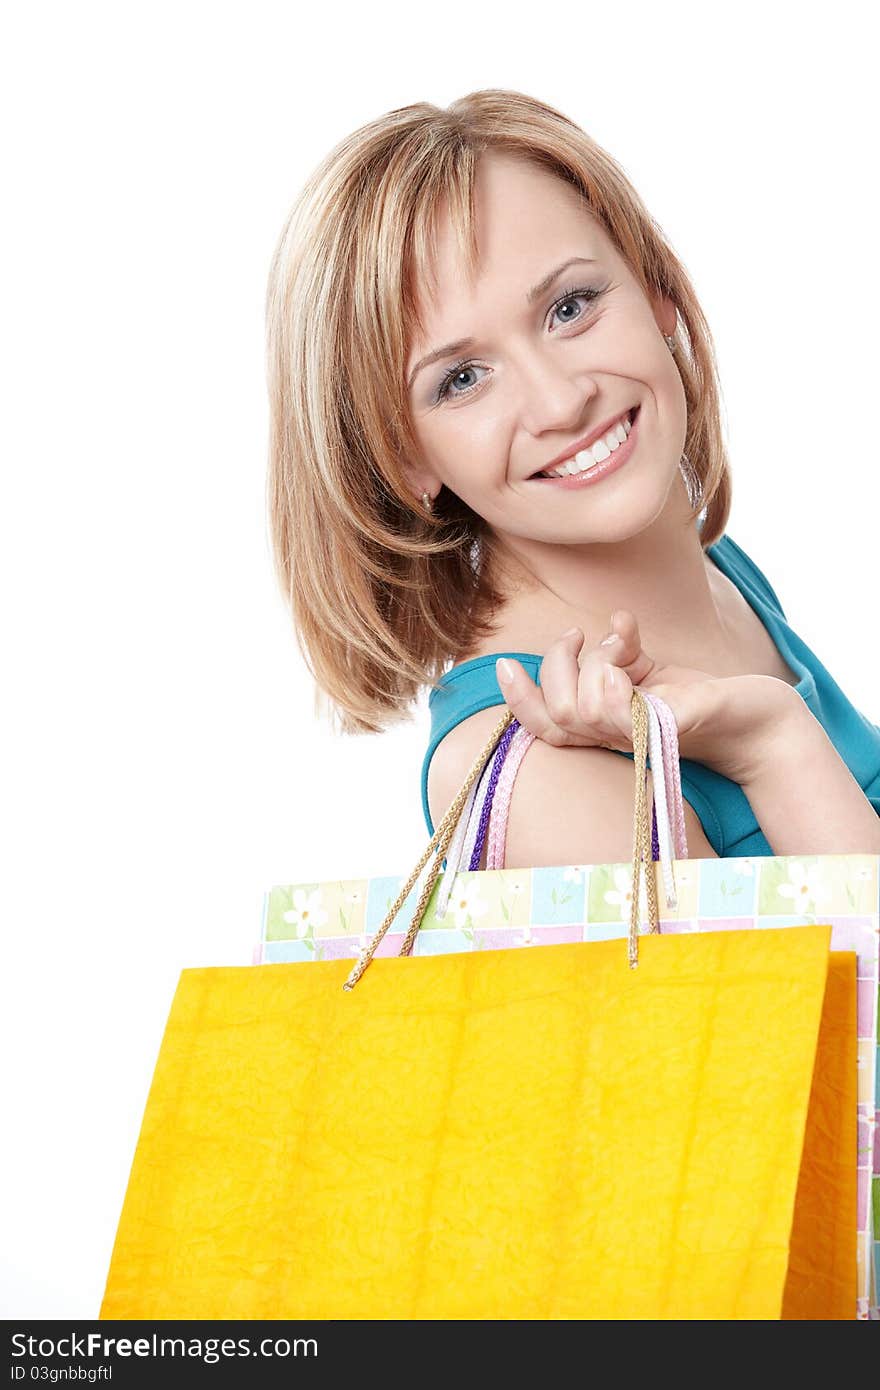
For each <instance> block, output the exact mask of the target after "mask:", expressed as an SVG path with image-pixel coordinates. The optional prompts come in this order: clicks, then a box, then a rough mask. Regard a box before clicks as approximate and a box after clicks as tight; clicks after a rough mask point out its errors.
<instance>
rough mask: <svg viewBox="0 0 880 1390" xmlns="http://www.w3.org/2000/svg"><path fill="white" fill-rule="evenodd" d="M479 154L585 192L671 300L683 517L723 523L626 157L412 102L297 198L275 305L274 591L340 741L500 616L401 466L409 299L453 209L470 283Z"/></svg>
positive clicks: (696, 367)
mask: <svg viewBox="0 0 880 1390" xmlns="http://www.w3.org/2000/svg"><path fill="white" fill-rule="evenodd" d="M486 149H495V150H501V151H505V152H508V153H511V154H515V155H519V156H521V157H522V158H524V159H527V160H530V161H532V162H533V163H535V164H536V165H538V166H539V167H541V168H543V169H545V170H548V171H550V172H551V173H553V174H555V175H557V176H558V177H559V178H561V179H563V180H565V181H566V182H567V183H568V184H570V185H571V186H573V187H574V188H575V189H576V190H578V191H579V192H580V193H581V195H582V197H583V198H584V199H585V202H586V204H587V205H588V208H589V210H590V212H591V213H592V214H593V215H594V216H595V217H596V218H597V219H598V221H599V223H600V224H601V226H602V227H603V228H604V230H605V231H606V232H607V234H608V236H609V237H610V239H611V241H612V242H613V243H614V245H615V247H616V248H617V250H618V251H619V252H620V254H621V255H622V256H623V258H624V259H625V261H626V263H627V264H628V266H629V267H630V269H631V271H632V272H633V274H634V275H635V276H636V278H637V279H638V281H639V282H640V284H641V286H642V287H643V289H644V290H645V292H646V293H649V294H650V293H653V294H660V295H663V296H666V297H668V298H670V299H671V300H672V301H673V303H674V304H675V306H676V309H677V311H678V323H679V329H678V330H677V332H676V341H677V351H676V361H677V363H678V369H679V371H680V373H681V379H682V382H683V385H684V392H685V397H686V401H687V433H686V439H685V461H684V463H686V464H687V465H688V466H689V470H690V477H689V478H687V474H686V480H687V482H688V492H689V500H690V502H691V503H692V512H691V518H690V519H691V520H695V519H696V518H697V517H698V515H699V513H700V512H701V511H703V510H704V509H705V512H706V515H705V518H704V521H703V525H702V530H701V533H700V539H701V544H702V545H703V548H704V549H705V548H706V547H707V546H709V545H711V544H712V543H713V542H714V541H715V540H717V539H718V538H719V537H720V536H721V535H722V534H723V532H724V527H725V524H726V522H727V517H728V514H729V511H730V501H731V488H730V475H729V468H728V463H727V457H726V453H725V447H724V443H723V440H722V427H721V418H720V390H719V385H718V378H717V367H716V361H715V354H714V347H713V343H712V338H711V335H710V332H709V327H708V324H707V322H706V320H705V318H704V316H703V312H702V310H701V308H700V306H699V304H698V302H697V297H696V295H695V293H694V290H693V288H692V286H691V283H690V280H689V278H688V275H687V273H686V271H685V270H684V267H683V266H682V264H681V263H680V261H679V260H678V258H677V257H676V255H675V254H674V252H673V251H672V249H671V247H670V246H669V244H668V243H667V241H666V239H665V237H664V235H663V233H662V232H661V230H660V228H659V227H658V226H657V225H656V223H655V222H654V221H653V220H652V218H651V217H650V216H649V214H648V212H647V210H646V208H645V207H644V205H643V204H642V202H641V199H640V198H639V196H638V194H637V193H636V192H635V190H634V189H633V188H632V187H631V185H630V183H629V182H628V180H627V178H626V177H625V175H624V174H623V172H622V170H621V169H620V167H619V166H618V165H617V164H616V163H615V162H614V160H613V159H612V158H611V157H610V156H609V155H608V154H606V153H605V151H604V150H602V149H601V148H600V147H599V146H598V145H597V144H595V142H594V141H593V140H591V139H590V137H589V136H588V135H586V134H585V133H584V131H583V130H581V129H580V128H579V127H578V126H577V125H575V124H574V123H573V122H572V121H570V120H569V119H568V118H567V117H566V116H563V115H562V114H561V113H560V112H559V111H556V110H554V109H553V107H551V106H547V105H545V104H544V103H543V102H541V101H538V100H536V99H534V98H532V97H528V96H525V95H523V94H522V93H520V92H514V91H500V90H494V89H490V90H485V91H478V92H472V93H470V94H469V95H468V96H464V97H461V98H460V99H459V100H458V101H454V102H453V103H452V104H451V105H450V106H449V107H447V108H446V109H445V110H444V109H442V108H440V107H437V106H432V105H429V104H428V103H418V104H417V105H414V106H405V107H402V108H400V109H398V110H395V111H389V112H388V113H387V114H386V115H384V116H380V117H379V118H378V119H377V120H375V121H371V122H370V123H368V124H367V125H365V126H362V127H361V128H360V129H359V130H356V131H355V132H354V133H353V134H351V135H349V136H348V137H347V138H346V139H344V140H342V141H341V142H340V143H339V144H338V145H337V146H336V147H335V148H334V149H333V150H332V151H331V152H330V154H329V155H327V157H326V158H325V159H324V160H323V161H322V163H321V164H320V165H319V166H318V168H317V169H316V170H315V171H314V172H313V173H312V175H311V176H310V178H309V179H308V180H307V182H306V184H305V186H304V188H303V189H302V192H301V193H300V195H299V197H298V199H297V201H296V203H295V204H294V206H293V208H292V210H291V212H290V215H289V217H288V219H287V222H286V224H285V226H284V229H283V231H282V234H281V237H280V239H279V242H278V245H277V248H276V250H275V253H274V256H273V259H272V265H271V271H270V275H269V284H268V292H267V300H266V322H267V384H268V390H269V402H270V438H269V469H268V480H267V505H268V512H269V525H270V535H271V544H272V550H273V557H274V563H275V569H276V575H277V578H278V582H279V585H280V587H281V590H282V593H283V594H284V597H285V600H286V602H287V603H288V604H289V607H290V610H291V613H292V616H293V621H294V627H295V631H296V634H297V641H298V644H299V647H300V651H301V652H302V654H303V656H304V658H305V661H306V664H307V666H308V668H309V670H310V672H311V674H312V676H313V677H314V679H315V682H316V687H317V689H316V711H318V712H320V710H321V705H322V697H323V700H325V701H329V702H330V706H329V715H330V719H331V722H333V719H334V715H335V717H336V721H337V724H338V727H339V729H340V730H341V731H342V732H344V733H363V732H370V733H376V732H379V731H380V730H381V729H382V728H384V727H386V726H387V725H388V724H390V723H395V722H399V721H400V720H402V719H405V718H407V717H408V713H409V711H410V707H411V705H412V703H413V701H414V700H415V698H416V697H417V695H418V693H419V691H420V690H421V689H422V688H423V687H424V686H426V685H431V686H434V685H435V684H436V681H437V679H438V678H439V677H440V676H441V675H442V674H443V671H444V670H445V668H446V666H447V665H448V663H449V662H450V661H452V662H455V661H456V660H457V659H459V658H460V656H461V654H462V653H465V652H467V651H468V650H469V649H470V648H473V646H474V642H475V638H476V637H482V636H486V635H491V634H492V632H493V631H494V629H493V626H492V622H491V617H492V614H493V612H495V611H496V610H497V608H498V606H499V605H500V604H501V603H502V602H503V595H502V594H501V593H500V592H499V591H498V589H497V587H496V585H495V582H494V578H493V572H492V571H493V565H492V563H491V560H492V556H491V547H490V546H489V545H488V544H487V543H486V542H487V533H488V527H487V526H486V524H485V522H484V521H483V520H482V518H480V517H479V516H477V515H476V514H475V513H474V512H473V511H472V510H471V509H470V508H469V507H468V506H467V505H466V504H465V503H463V502H462V501H461V500H460V499H459V498H458V497H456V496H455V495H454V494H452V493H451V492H450V491H449V490H448V489H446V488H444V489H442V490H441V492H440V494H439V496H438V498H437V501H436V504H435V511H434V514H433V515H431V514H429V513H427V512H426V511H425V509H424V508H423V507H422V506H421V505H420V504H419V503H418V502H417V500H416V499H415V498H414V496H413V495H412V492H411V490H410V488H409V487H408V485H407V481H406V476H405V471H404V468H403V467H402V460H407V459H410V460H415V459H416V458H417V457H418V449H417V445H416V442H415V440H414V438H413V435H412V428H411V422H410V414H409V407H408V398H407V387H406V355H407V351H408V346H409V341H410V340H409V337H408V331H411V329H412V326H413V325H414V324H416V323H417V322H418V315H417V312H416V293H415V286H416V285H417V284H418V282H419V277H421V276H426V277H427V276H430V266H431V250H432V245H433V241H432V238H433V232H434V228H435V217H436V211H437V209H438V207H439V205H440V204H441V202H442V203H444V204H445V205H446V206H447V208H448V212H449V216H450V219H451V222H452V225H453V227H454V229H455V233H456V236H457V238H458V244H459V246H460V248H461V253H462V256H463V257H464V260H465V262H466V264H467V266H468V269H469V271H470V273H471V274H473V272H474V269H475V267H476V265H477V259H478V249H477V243H476V235H475V230H474V183H475V175H476V170H477V162H478V158H479V155H480V153H481V152H482V151H483V150H486ZM682 329H683V330H684V332H685V334H686V342H685V343H682V339H681V330H682ZM683 467H684V464H683Z"/></svg>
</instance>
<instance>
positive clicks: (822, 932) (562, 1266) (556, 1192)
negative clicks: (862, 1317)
mask: <svg viewBox="0 0 880 1390" xmlns="http://www.w3.org/2000/svg"><path fill="white" fill-rule="evenodd" d="M829 937H830V929H829V928H828V927H827V926H811V927H798V928H792V927H788V928H785V929H780V930H769V931H760V932H719V933H708V934H694V935H681V936H670V937H662V936H661V937H657V936H646V937H644V938H643V939H642V941H641V943H640V962H641V963H640V966H639V968H638V969H637V970H630V969H628V968H627V965H626V959H625V952H626V945H625V943H624V942H622V941H610V942H599V943H572V944H564V945H553V946H537V947H531V948H529V949H528V950H503V951H473V952H466V953H462V954H458V955H445V956H441V957H430V956H423V957H416V958H404V959H398V958H395V959H387V960H386V959H382V960H379V959H377V960H374V961H373V962H372V964H371V965H370V966H369V968H368V970H367V972H366V973H365V975H364V977H363V979H362V980H361V981H360V983H359V984H358V985H357V987H356V988H355V989H354V990H353V991H351V992H344V991H343V989H342V984H343V981H344V980H345V979H346V977H347V975H348V973H349V971H350V968H351V962H350V961H348V960H334V961H326V962H316V963H310V964H308V965H275V966H261V967H257V968H254V967H225V968H222V967H221V968H211V969H205V970H185V971H183V973H182V975H181V977H180V982H179V985H178V989H177V993H176V995H175V998H174V1003H173V1006H172V1009H171V1014H170V1017H169V1020H168V1024H167V1028H166V1032H165V1037H164V1040H163V1044H162V1049H161V1053H160V1057H159V1060H158V1063H157V1066H156V1071H155V1075H154V1078H153V1083H152V1087H151V1090H150V1095H149V1099H148V1103H147V1107H146V1112H145V1115H144V1121H143V1126H142V1129H141V1134H140V1139H139V1143H138V1147H137V1152H136V1154H135V1159H134V1164H133V1167H132V1172H131V1177H130V1181H129V1186H128V1191H127V1194H126V1198H125V1203H124V1206H123V1211H122V1215H121V1218H120V1223H119V1230H118V1233H117V1238H116V1243H115V1247H114V1250H113V1257H112V1261H111V1267H110V1273H109V1277H108V1282H107V1288H106V1292H105V1297H104V1301H103V1305H102V1308H101V1317H102V1318H113V1319H135V1318H143V1319H151V1318H152V1319H158V1318H214V1319H220V1318H230V1319H232V1318H261V1319H262V1318H304V1319H305V1318H326V1319H356V1318H384V1319H499V1318H500V1319H535V1318H548V1319H560V1318H584V1319H586V1318H601V1319H617V1318H620V1319H622V1318H650V1319H660V1318H684V1319H697V1318H710V1319H732V1318H748V1319H764V1318H773V1319H775V1318H780V1317H781V1316H783V1313H784V1316H786V1317H793V1318H798V1317H810V1318H812V1317H820V1318H833V1317H841V1318H844V1317H846V1318H849V1317H852V1316H853V1315H854V1306H855V1253H854V1250H853V1248H852V1247H853V1234H852V1233H853V1231H854V1229H855V1219H854V1201H855V1198H854V1192H855V1147H854V1145H855V1136H854V1135H853V1136H852V1142H851V1145H850V1147H849V1148H848V1147H847V1146H848V1145H849V1144H850V1141H849V1137H848V1134H847V1125H848V1124H849V1121H850V1118H851V1116H852V1114H853V1111H854V1108H855V1062H854V1048H855V1022H854V1016H853V992H854V982H855V971H854V957H852V956H851V955H849V954H840V955H837V954H834V955H832V954H831V953H830V952H829ZM823 1010H824V1012H823ZM820 1023H821V1032H820ZM817 1058H818V1060H819V1063H820V1065H815V1064H816V1062H817ZM808 1111H809V1114H810V1117H811V1123H810V1126H809V1127H808V1126H807V1116H808ZM805 1135H806V1145H807V1147H806V1149H805ZM802 1158H803V1160H804V1162H803V1163H802ZM799 1179H800V1182H801V1185H800V1188H799ZM819 1189H821V1200H820V1199H819V1195H818V1190H819ZM796 1195H797V1210H798V1219H799V1224H796V1225H795V1229H794V1235H793V1234H792V1222H793V1214H794V1212H795V1198H796ZM790 1247H791V1248H790ZM790 1266H792V1268H790Z"/></svg>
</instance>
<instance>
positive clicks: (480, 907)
mask: <svg viewBox="0 0 880 1390" xmlns="http://www.w3.org/2000/svg"><path fill="white" fill-rule="evenodd" d="M449 906H450V907H451V908H452V911H453V912H454V913H455V925H456V926H457V927H458V928H459V929H461V928H462V927H464V926H466V925H467V921H468V918H470V919H471V921H473V919H474V918H475V917H483V916H484V915H485V914H486V913H487V912H488V911H489V905H488V903H485V902H484V901H483V899H482V898H481V897H480V889H479V886H478V885H477V884H476V883H475V882H474V881H473V880H472V879H464V880H461V881H456V883H455V885H454V887H453V890H452V895H451V897H450V899H449Z"/></svg>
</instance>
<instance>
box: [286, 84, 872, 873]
mask: <svg viewBox="0 0 880 1390" xmlns="http://www.w3.org/2000/svg"><path fill="white" fill-rule="evenodd" d="M267 319H268V337H269V387H270V397H271V412H272V429H271V446H270V471H269V485H270V509H271V517H272V538H273V545H274V553H275V558H276V563H277V567H278V573H279V577H280V582H281V584H282V587H283V589H284V592H285V595H286V596H287V598H288V600H289V602H290V604H291V609H292V613H293V618H294V622H295V625H296V629H297V632H298V635H299V640H300V646H301V649H302V651H303V654H304V656H305V659H306V661H307V663H308V664H309V667H310V669H311V671H312V673H313V675H314V677H315V679H316V682H317V685H318V687H319V689H320V690H321V691H323V692H324V694H325V696H326V697H327V699H328V700H329V701H330V707H331V713H335V714H336V715H337V716H338V717H339V719H340V723H341V727H342V729H343V730H346V731H352V732H354V731H376V730H379V729H381V728H382V727H384V726H385V725H387V724H388V723H390V722H392V721H396V720H399V719H401V718H405V717H406V715H407V712H408V710H409V707H410V706H411V704H412V701H413V699H414V698H415V697H416V696H417V694H418V692H419V690H420V689H422V688H423V687H424V686H425V685H426V684H430V685H431V686H432V687H433V690H432V695H431V714H432V731H431V740H430V744H429V748H428V752H427V755H426V758H425V763H424V766H423V783H422V790H423V803H424V808H425V815H426V820H427V822H428V826H429V829H431V830H433V826H434V824H435V823H436V822H437V820H438V819H439V818H440V816H441V815H442V814H443V812H444V811H445V809H446V808H447V806H448V805H449V804H450V802H451V801H452V799H453V797H454V795H455V794H456V792H457V791H458V789H459V787H460V786H461V783H462V781H463V779H464V777H465V774H466V772H467V770H468V768H469V767H470V766H471V764H472V762H473V760H474V758H475V756H476V755H477V753H478V752H479V750H480V749H481V748H482V747H483V745H484V744H485V742H486V739H487V737H488V735H489V733H490V732H491V730H492V728H493V727H494V726H495V725H496V724H497V722H498V719H499V715H500V714H501V713H502V708H500V707H503V706H504V705H505V704H507V705H508V706H509V707H510V708H511V709H512V710H513V712H514V714H515V715H516V717H517V718H518V720H519V721H520V723H521V724H523V725H524V726H525V727H526V728H528V729H530V730H531V731H532V732H533V733H534V734H535V735H536V741H535V743H534V744H533V745H532V747H531V749H530V750H529V754H528V756H527V757H526V759H525V760H524V762H523V765H522V768H521V770H520V772H519V774H518V778H517V783H516V793H515V795H514V797H513V801H512V805H511V810H510V820H509V824H508V829H507V841H506V856H505V863H506V864H507V865H508V866H510V867H516V866H526V865H542V864H566V863H577V862H591V863H597V862H622V861H625V860H628V859H629V858H630V856H631V850H632V811H633V778H632V767H631V766H630V764H629V763H628V762H627V761H626V759H630V760H631V759H632V757H633V753H632V739H631V711H630V701H631V695H632V688H633V684H638V685H640V686H641V687H642V688H643V689H645V690H650V691H653V692H655V693H656V694H658V695H660V696H662V698H663V699H664V700H665V701H666V702H667V703H668V704H669V706H670V707H671V709H672V711H673V714H674V715H675V718H676V722H677V724H678V730H679V744H680V751H681V755H682V763H681V774H682V791H683V795H684V798H685V801H686V815H685V825H686V829H687V835H688V845H689V853H690V854H691V856H692V857H705V856H713V855H719V854H728V855H730V854H736V855H741V854H771V853H775V854H787V853H843V852H873V853H876V852H877V851H878V850H880V819H878V814H880V729H878V728H877V727H876V726H874V725H872V724H871V723H870V722H869V721H868V720H866V719H865V718H864V716H862V715H861V714H860V713H859V712H858V711H857V710H856V709H854V707H853V706H852V705H851V704H850V702H849V701H848V700H847V699H846V697H845V695H844V694H843V692H842V691H841V690H840V688H839V687H838V686H837V685H836V684H835V682H834V681H833V679H832V678H831V676H830V675H829V673H828V672H827V671H826V669H825V668H824V666H822V664H821V663H820V662H819V661H818V659H817V658H816V657H815V655H814V654H813V653H812V652H811V651H810V650H809V649H808V648H807V647H806V645H805V644H804V643H803V642H801V641H800V639H799V638H797V636H796V634H794V633H793V632H792V631H791V629H790V628H789V627H788V625H787V624H786V623H785V619H784V614H783V612H782V609H781V607H780V605H779V601H778V599H777V598H776V595H775V593H774V592H773V590H772V588H771V587H770V585H769V583H768V582H767V580H766V578H765V577H764V575H763V574H762V573H761V571H760V570H759V569H758V568H757V567H756V566H755V565H754V564H753V563H752V562H751V561H750V560H749V558H748V556H746V555H745V553H744V552H743V551H742V550H741V549H740V548H739V547H738V546H737V545H736V544H735V542H734V541H733V540H732V539H731V538H730V537H727V536H726V535H725V534H724V527H725V523H726V520H727V517H728V515H729V511H730V500H731V492H730V476H729V468H728V464H727V459H726V456H725V451H724V445H723V442H722V438H721V427H720V418H719V403H718V387H717V380H716V372H715V362H714V354H713V349H712V341H711V336H710V332H709V329H708V326H707V324H706V322H705V319H704V317H703V315H702V312H701V310H700V308H699V305H698V302H697V299H696V296H695V294H694V291H693V289H692V287H691V284H690V281H689V279H688V276H687V274H686V272H685V270H684V268H683V267H682V265H681V264H680V262H679V261H678V260H677V258H676V257H675V255H674V253H673V251H672V250H671V248H670V247H669V245H668V244H667V242H666V241H665V239H664V237H663V235H662V233H661V231H660V230H659V228H658V227H657V226H656V224H655V223H654V222H653V221H652V219H651V218H650V216H649V214H648V213H647V211H646V210H645V208H644V207H643V205H642V203H641V201H640V199H639V198H638V195H637V194H636V193H635V191H634V190H633V189H632V187H631V186H630V185H629V183H628V182H627V180H626V178H625V176H624V175H623V173H622V171H621V170H620V169H619V167H618V166H617V165H616V164H615V163H614V161H613V160H612V159H610V158H609V156H608V155H607V154H606V153H605V152H604V151H602V150H601V149H599V148H598V147H597V146H596V145H595V144H594V142H593V141H591V140H590V139H589V137H588V136H587V135H585V134H584V132H583V131H581V130H580V129H579V128H578V127H577V126H575V125H574V124H572V123H571V122H570V121H568V120H567V119H566V118H565V117H564V116H563V115H561V114H560V113H559V112H557V111H555V110H553V109H552V108H551V107H549V106H546V105H544V104H543V103H541V102H538V101H535V100H533V99H531V98H529V97H526V96H523V95H521V94H519V93H516V92H506V91H494V90H490V91H482V92H476V93H472V94H471V95H469V96H467V97H464V98H462V99H461V100H460V101H457V102H454V103H453V104H452V105H451V106H450V107H449V108H448V109H447V110H445V111H444V110H440V109H438V108H436V107H433V106H429V105H417V106H411V107H406V108H403V109H402V110H398V111H392V112H390V113H388V114H387V115H386V116H384V117H382V118H380V119H379V120H377V121H375V122H372V123H371V124H369V125H367V126H366V127H364V128H363V129H361V130H359V131H356V132H355V133H354V134H353V135H352V136H351V137H349V138H348V139H347V140H344V141H343V142H342V143H341V144H340V145H339V146H338V147H337V148H336V149H335V150H334V151H332V152H331V154H330V155H329V156H328V157H327V159H326V160H325V161H324V162H323V164H322V165H321V166H320V167H319V169H318V170H317V171H316V172H315V173H314V174H313V176H312V177H311V179H310V180H309V181H308V183H307V185H306V187H305V189H304V190H303V192H302V194H301V196H300V198H299V200H298V202H297V204H296V206H295V207H294V209H293V212H292V213H291V216H290V218H289V220H288V223H287V225H286V227H285V229H284V232H283V234H282V237H281V239H280V242H279V245H278V248H277V251H276V255H275V258H274V261H273V265H272V271H271V277H270V285H269V295H268V305H267ZM450 661H451V662H452V667H451V669H448V670H447V669H446V668H447V667H448V665H449V663H450ZM621 755H623V756H621ZM648 791H649V795H650V793H651V788H650V786H649V789H648Z"/></svg>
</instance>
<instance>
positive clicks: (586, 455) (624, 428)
mask: <svg viewBox="0 0 880 1390" xmlns="http://www.w3.org/2000/svg"><path fill="white" fill-rule="evenodd" d="M631 429H632V423H631V422H630V418H629V414H628V413H627V414H626V415H625V416H624V417H623V419H622V420H619V421H618V422H617V424H616V425H615V426H614V428H613V429H610V430H608V432H607V433H606V434H605V435H603V437H602V438H601V439H597V440H596V441H595V443H593V444H591V446H590V448H589V449H581V451H580V453H579V454H575V456H574V458H570V459H568V460H566V462H565V463H561V464H560V465H559V467H558V468H549V469H548V470H547V473H548V474H549V476H550V477H552V478H565V477H570V476H571V475H572V474H573V473H583V472H584V471H585V470H586V469H587V468H592V467H593V465H594V464H595V463H602V462H603V460H605V459H607V458H609V457H610V455H611V454H613V453H614V452H615V450H616V449H619V448H620V446H621V444H623V443H624V442H625V440H626V438H627V435H628V434H629V432H630V430H631Z"/></svg>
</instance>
